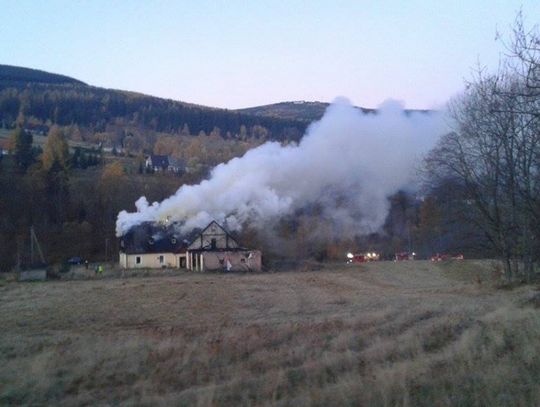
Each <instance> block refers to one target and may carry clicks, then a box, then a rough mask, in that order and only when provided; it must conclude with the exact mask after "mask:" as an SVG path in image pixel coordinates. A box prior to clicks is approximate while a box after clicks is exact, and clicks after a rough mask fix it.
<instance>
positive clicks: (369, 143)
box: [116, 98, 445, 236]
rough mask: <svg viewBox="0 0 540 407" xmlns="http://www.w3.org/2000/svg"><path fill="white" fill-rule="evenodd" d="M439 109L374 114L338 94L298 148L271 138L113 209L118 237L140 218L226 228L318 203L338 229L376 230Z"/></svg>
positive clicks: (397, 108)
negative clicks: (154, 196)
mask: <svg viewBox="0 0 540 407" xmlns="http://www.w3.org/2000/svg"><path fill="white" fill-rule="evenodd" d="M442 116H443V115H442V114H441V113H437V112H432V113H421V112H412V113H411V112H409V113H405V112H404V110H403V106H402V105H401V104H400V103H399V102H395V101H386V102H384V103H383V104H382V105H381V106H380V107H379V109H378V112H377V113H376V114H373V113H362V112H361V111H360V110H358V109H356V108H354V107H353V106H351V104H350V103H349V102H348V101H347V100H346V99H343V98H339V99H337V100H336V101H335V102H334V103H333V104H332V105H330V106H329V107H328V109H327V110H326V112H325V114H324V116H323V117H322V119H321V120H320V121H318V122H315V123H313V124H312V125H311V126H310V127H309V128H308V129H307V131H306V134H305V135H304V137H303V138H302V140H301V141H300V143H299V144H298V145H288V146H282V145H281V144H279V143H277V142H268V143H265V144H263V145H261V146H259V147H257V148H255V149H252V150H250V151H248V152H247V153H246V154H245V155H244V156H242V157H241V158H234V159H232V160H230V161H229V162H227V163H224V164H220V165H218V166H216V167H215V168H214V169H213V170H212V172H211V174H210V178H209V179H208V180H205V181H202V182H201V183H200V184H198V185H184V186H182V187H181V188H180V189H178V191H177V192H176V193H175V194H174V195H173V196H171V197H169V198H167V199H165V200H164V201H162V202H161V203H158V202H154V203H153V204H149V203H148V201H147V200H146V198H145V197H141V198H140V199H138V200H137V202H136V203H135V206H136V208H137V211H136V212H133V213H128V212H126V211H122V212H120V213H119V214H118V219H117V223H116V234H117V235H118V236H121V235H123V234H125V233H126V232H127V231H128V230H129V229H130V228H131V227H133V226H135V225H137V224H140V223H142V222H145V221H166V220H167V221H176V222H178V224H179V225H180V228H181V232H189V231H191V230H192V229H193V228H197V227H199V228H200V227H204V226H206V225H207V224H208V223H209V222H210V221H211V220H213V219H215V220H217V221H218V222H220V223H222V224H225V225H226V227H227V228H228V229H229V230H240V229H241V228H242V226H243V225H245V224H247V223H249V224H250V226H252V227H255V228H260V227H262V226H264V225H265V224H267V223H268V222H271V221H275V220H277V219H279V218H280V217H282V216H284V215H288V214H291V213H293V212H294V211H295V210H297V209H300V208H303V207H306V206H309V205H317V206H318V207H319V208H322V213H323V215H324V216H325V218H327V219H330V220H331V222H332V223H333V225H334V226H335V228H336V229H337V230H342V231H345V230H348V231H354V233H355V234H357V235H362V234H367V233H372V232H376V231H377V230H378V229H380V227H381V226H382V225H383V223H384V221H385V218H386V215H387V212H388V199H387V198H388V196H390V195H392V194H394V193H396V192H397V191H398V190H400V189H411V188H413V187H414V185H415V184H416V183H415V179H414V178H415V174H414V172H415V171H414V169H415V164H416V163H417V162H418V161H419V160H420V159H421V157H422V155H423V154H425V153H426V152H427V151H429V150H430V149H431V148H432V147H433V146H434V145H435V143H436V142H437V140H438V139H439V136H440V135H441V134H442V133H444V131H445V125H444V120H443V117H442Z"/></svg>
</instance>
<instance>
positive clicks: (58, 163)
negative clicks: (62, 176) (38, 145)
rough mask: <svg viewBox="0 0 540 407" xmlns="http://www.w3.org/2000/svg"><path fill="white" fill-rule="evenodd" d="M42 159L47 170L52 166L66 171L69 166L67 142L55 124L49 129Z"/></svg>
mask: <svg viewBox="0 0 540 407" xmlns="http://www.w3.org/2000/svg"><path fill="white" fill-rule="evenodd" d="M42 161H43V168H44V169H45V170H47V171H49V170H51V169H52V168H55V169H61V170H64V171H67V169H68V167H69V147H68V143H67V141H66V138H65V136H64V133H63V132H62V130H60V128H58V127H57V126H53V127H52V128H51V129H50V130H49V134H48V136H47V142H46V143H45V148H44V150H43V158H42Z"/></svg>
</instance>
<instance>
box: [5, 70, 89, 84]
mask: <svg viewBox="0 0 540 407" xmlns="http://www.w3.org/2000/svg"><path fill="white" fill-rule="evenodd" d="M28 83H48V84H55V85H86V84H85V83H84V82H82V81H79V80H77V79H74V78H70V77H69V76H65V75H58V74H55V73H49V72H45V71H40V70H39V69H30V68H22V67H18V66H11V65H0V89H1V88H3V87H6V86H17V85H26V84H28Z"/></svg>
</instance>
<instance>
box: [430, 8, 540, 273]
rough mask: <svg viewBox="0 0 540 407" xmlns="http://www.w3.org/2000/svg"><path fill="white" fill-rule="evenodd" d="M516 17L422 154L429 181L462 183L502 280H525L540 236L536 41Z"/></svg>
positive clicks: (539, 70) (534, 33)
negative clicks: (495, 57)
mask: <svg viewBox="0 0 540 407" xmlns="http://www.w3.org/2000/svg"><path fill="white" fill-rule="evenodd" d="M521 21H522V20H521V19H520V18H518V21H517V22H516V25H515V29H514V38H513V41H512V42H511V46H510V47H509V49H511V50H512V53H511V55H509V56H508V57H507V59H505V60H504V61H503V63H502V64H501V69H500V70H499V72H498V73H496V74H494V75H485V74H483V73H482V72H480V73H479V74H478V76H477V77H476V78H475V80H473V81H472V82H470V83H469V84H468V86H467V90H466V91H465V92H464V94H463V95H461V96H460V97H459V98H457V99H455V100H453V101H452V102H451V103H450V105H449V111H450V118H451V121H452V123H451V126H452V128H453V131H452V132H451V133H449V134H448V135H446V136H445V137H443V138H442V139H441V141H440V143H439V144H438V146H437V147H436V148H435V149H434V150H433V151H432V152H431V153H430V155H429V157H428V158H427V160H426V164H427V169H428V171H429V173H430V174H431V180H432V181H433V182H442V181H443V180H444V179H448V178H453V179H456V180H457V181H458V182H459V183H460V184H461V185H462V186H463V187H464V189H465V191H466V196H467V199H468V200H469V203H470V204H471V215H472V216H471V219H473V221H474V222H476V223H477V225H478V227H480V228H481V230H482V231H483V232H484V233H485V235H486V237H487V238H488V240H489V241H490V242H491V244H492V246H493V248H494V249H495V250H496V252H497V253H499V254H500V257H501V258H502V260H503V261H504V264H505V273H506V277H507V279H508V280H512V279H514V278H515V277H516V276H524V277H525V278H526V279H527V280H530V279H531V277H532V275H533V264H534V262H535V261H537V260H538V258H537V255H536V253H538V251H537V250H536V249H537V246H538V244H537V243H536V242H537V241H538V238H539V237H540V235H539V232H540V228H539V227H538V221H537V219H539V216H540V200H539V199H540V109H539V107H540V105H539V103H540V86H539V85H540V81H539V79H540V75H539V74H540V65H539V61H540V50H539V47H538V46H539V44H540V42H539V36H538V34H537V31H525V30H524V28H523V25H522V23H521Z"/></svg>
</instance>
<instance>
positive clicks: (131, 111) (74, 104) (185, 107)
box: [0, 65, 306, 140]
mask: <svg viewBox="0 0 540 407" xmlns="http://www.w3.org/2000/svg"><path fill="white" fill-rule="evenodd" d="M21 120H23V121H24V122H29V121H30V122H32V123H34V124H36V123H38V124H39V123H41V124H47V125H50V124H57V125H60V126H69V125H74V124H75V125H77V126H79V127H82V128H84V129H87V130H88V131H89V132H93V133H96V132H103V131H106V129H107V128H108V127H109V126H110V125H113V126H122V127H124V128H127V127H129V128H131V129H134V128H135V129H139V130H141V131H154V132H161V133H171V134H174V133H180V132H181V131H183V132H185V131H186V130H187V131H188V132H189V134H193V135H197V134H199V133H200V132H205V133H206V134H209V133H210V132H212V131H216V130H217V129H219V133H220V134H221V135H222V136H225V137H226V136H229V137H249V136H254V137H260V136H264V137H265V138H268V139H274V140H298V139H300V137H301V136H302V134H303V133H304V130H305V128H306V121H305V120H297V119H289V118H278V117H266V116H258V115H254V114H247V113H243V112H239V111H234V110H226V109H216V108H211V107H205V106H200V105H194V104H189V103H184V102H179V101H174V100H169V99H162V98H157V97H152V96H147V95H142V94H139V93H134V92H126V91H120V90H113V89H104V88H99V87H94V86H88V85H86V84H84V83H83V82H81V81H77V80H75V79H71V78H68V77H65V76H61V75H55V74H49V73H46V72H42V71H36V70H33V69H27V68H18V67H12V66H6V65H2V66H0V127H13V126H14V125H15V123H16V122H17V121H19V122H20V121H21Z"/></svg>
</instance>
